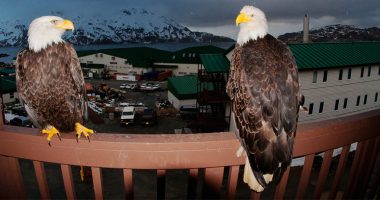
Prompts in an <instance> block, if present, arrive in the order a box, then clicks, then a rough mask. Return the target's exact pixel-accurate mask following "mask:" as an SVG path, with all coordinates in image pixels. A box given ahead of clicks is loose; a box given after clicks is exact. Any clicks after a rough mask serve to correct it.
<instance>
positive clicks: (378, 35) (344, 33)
mask: <svg viewBox="0 0 380 200" xmlns="http://www.w3.org/2000/svg"><path fill="white" fill-rule="evenodd" d="M309 35H310V36H309V41H310V42H353V41H380V28H378V27H369V28H359V27H356V26H352V25H342V24H335V25H328V26H324V27H320V28H316V29H311V30H310V31H309ZM277 38H278V39H279V40H281V41H283V42H285V43H297V42H302V39H303V31H298V32H292V33H285V34H282V35H279V36H278V37H277Z"/></svg>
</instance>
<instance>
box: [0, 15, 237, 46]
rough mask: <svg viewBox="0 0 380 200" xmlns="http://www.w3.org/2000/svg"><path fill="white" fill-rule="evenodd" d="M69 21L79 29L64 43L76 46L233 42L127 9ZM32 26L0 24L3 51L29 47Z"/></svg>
mask: <svg viewBox="0 0 380 200" xmlns="http://www.w3.org/2000/svg"><path fill="white" fill-rule="evenodd" d="M52 15H57V16H61V17H63V18H66V17H65V14H64V13H62V12H52ZM69 19H70V20H72V21H73V22H74V24H75V28H76V29H75V31H74V32H72V33H66V34H65V35H64V39H65V40H66V41H69V42H71V43H72V44H75V45H89V44H108V43H141V42H148V43H150V42H206V41H207V42H209V41H213V42H222V41H233V40H232V39H230V38H227V37H222V36H216V35H213V34H210V33H204V32H193V31H191V30H190V29H188V28H187V27H185V26H183V25H180V24H178V23H177V22H175V21H174V20H172V19H169V18H167V17H164V16H159V15H156V14H155V13H152V12H150V11H147V10H144V9H136V8H130V9H123V10H121V11H120V12H119V13H115V14H114V15H112V16H108V17H104V16H101V17H100V16H99V17H89V16H77V17H74V18H69ZM31 20H32V19H30V20H29V22H30V21H31ZM26 21H27V20H26ZM29 22H21V21H20V20H14V21H1V20H0V47H5V46H26V44H27V38H26V36H27V28H28V25H29V24H26V23H29Z"/></svg>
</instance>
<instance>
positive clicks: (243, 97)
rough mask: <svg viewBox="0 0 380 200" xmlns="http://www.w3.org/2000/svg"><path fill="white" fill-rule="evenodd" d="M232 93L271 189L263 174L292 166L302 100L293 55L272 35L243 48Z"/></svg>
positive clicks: (252, 158)
mask: <svg viewBox="0 0 380 200" xmlns="http://www.w3.org/2000/svg"><path fill="white" fill-rule="evenodd" d="M227 93H228V94H229V96H230V98H231V100H232V111H233V113H234V115H235V123H236V126H237V130H238V138H239V139H240V142H241V144H242V146H243V147H244V149H245V150H246V152H247V156H248V158H249V162H250V165H251V166H252V169H253V170H254V172H256V173H259V174H261V175H260V177H257V174H255V176H256V178H258V181H259V182H260V184H261V185H263V186H265V185H266V183H265V181H264V180H263V179H262V174H268V173H269V174H273V173H274V172H280V173H281V171H283V170H281V168H282V169H283V168H286V167H287V166H288V165H289V163H290V161H291V155H292V149H293V140H294V136H295V132H296V126H297V120H298V110H299V104H300V100H301V96H300V93H299V84H298V73H297V67H296V63H295V60H294V58H293V55H292V53H291V51H290V50H289V49H288V48H287V47H286V45H285V44H283V43H281V42H279V41H277V40H276V39H275V38H273V37H272V36H270V35H267V36H266V37H265V38H263V39H259V40H257V41H251V42H249V43H247V44H245V45H243V46H239V45H237V47H236V48H235V50H234V53H233V57H232V66H231V74H230V79H229V81H228V84H227ZM279 163H281V164H280V166H282V167H281V168H279Z"/></svg>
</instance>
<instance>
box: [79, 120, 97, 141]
mask: <svg viewBox="0 0 380 200" xmlns="http://www.w3.org/2000/svg"><path fill="white" fill-rule="evenodd" d="M75 131H76V132H77V139H79V138H80V137H81V135H82V134H83V135H84V136H86V138H87V139H88V141H90V134H93V133H94V131H93V130H92V129H89V128H86V127H84V126H83V125H82V124H80V123H75Z"/></svg>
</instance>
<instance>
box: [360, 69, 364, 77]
mask: <svg viewBox="0 0 380 200" xmlns="http://www.w3.org/2000/svg"><path fill="white" fill-rule="evenodd" d="M363 76H364V67H362V69H361V71H360V77H363Z"/></svg>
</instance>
